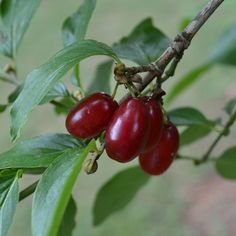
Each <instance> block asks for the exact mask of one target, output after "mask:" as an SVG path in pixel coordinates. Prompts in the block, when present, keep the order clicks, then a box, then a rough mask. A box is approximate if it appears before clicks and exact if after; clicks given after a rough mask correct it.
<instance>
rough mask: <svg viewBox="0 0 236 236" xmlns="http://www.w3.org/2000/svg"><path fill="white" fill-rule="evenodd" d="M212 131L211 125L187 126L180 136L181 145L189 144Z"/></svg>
mask: <svg viewBox="0 0 236 236" xmlns="http://www.w3.org/2000/svg"><path fill="white" fill-rule="evenodd" d="M211 131H212V129H211V127H206V126H200V125H192V126H189V127H188V128H186V129H185V130H184V131H183V132H182V134H181V136H180V146H181V147H182V146H184V145H189V144H191V143H193V142H195V141H197V140H199V139H201V138H203V137H205V136H207V135H208V134H209V133H210V132H211Z"/></svg>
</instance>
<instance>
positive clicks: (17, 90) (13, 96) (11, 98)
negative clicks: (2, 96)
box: [8, 84, 24, 103]
mask: <svg viewBox="0 0 236 236" xmlns="http://www.w3.org/2000/svg"><path fill="white" fill-rule="evenodd" d="M23 86H24V84H21V85H19V86H17V87H16V88H15V90H14V91H13V92H12V93H11V94H10V95H9V96H8V102H9V103H13V102H14V101H15V100H16V98H17V97H18V96H19V94H20V92H21V91H22V89H23Z"/></svg>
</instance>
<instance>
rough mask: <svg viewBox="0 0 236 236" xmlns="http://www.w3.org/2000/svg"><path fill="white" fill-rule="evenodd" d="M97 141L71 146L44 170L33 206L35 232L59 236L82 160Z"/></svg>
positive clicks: (40, 235) (39, 235)
mask: <svg viewBox="0 0 236 236" xmlns="http://www.w3.org/2000/svg"><path fill="white" fill-rule="evenodd" d="M95 145H96V144H95V141H94V140H92V141H91V142H90V144H89V145H88V146H87V147H86V148H84V149H82V150H81V149H74V150H69V151H67V152H66V153H64V154H63V155H62V156H61V157H60V158H57V159H55V160H54V161H53V162H52V163H51V164H50V166H49V167H48V168H47V170H46V171H45V172H44V173H43V175H42V178H41V179H40V181H39V183H38V186H37V188H36V191H35V194H34V198H33V206H32V233H33V236H42V235H43V236H55V235H57V232H58V230H59V227H60V222H61V220H62V217H63V214H64V211H65V208H66V206H67V204H68V202H69V199H70V195H71V191H72V188H73V185H74V183H75V181H76V178H77V175H78V174H79V172H80V169H81V166H82V163H83V161H84V159H85V158H86V156H87V155H88V153H89V151H91V149H93V148H94V147H95Z"/></svg>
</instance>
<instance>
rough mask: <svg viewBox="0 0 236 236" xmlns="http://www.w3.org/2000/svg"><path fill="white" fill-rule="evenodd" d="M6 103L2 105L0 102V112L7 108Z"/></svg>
mask: <svg viewBox="0 0 236 236" xmlns="http://www.w3.org/2000/svg"><path fill="white" fill-rule="evenodd" d="M7 107H8V105H5V104H4V105H3V104H0V113H1V112H4V111H5V110H6V109H7Z"/></svg>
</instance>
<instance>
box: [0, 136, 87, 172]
mask: <svg viewBox="0 0 236 236" xmlns="http://www.w3.org/2000/svg"><path fill="white" fill-rule="evenodd" d="M82 147H84V144H83V142H82V141H80V140H78V139H76V138H73V137H72V136H70V135H67V134H50V135H44V136H39V137H35V138H32V139H29V140H26V141H23V142H20V143H18V144H16V145H15V146H14V147H13V148H12V149H10V150H9V151H7V152H4V153H1V154H0V169H6V168H29V169H30V168H42V167H48V166H49V165H50V163H51V162H52V161H54V160H55V158H57V157H58V156H60V155H63V154H64V153H65V152H66V151H67V150H69V149H75V148H82Z"/></svg>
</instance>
